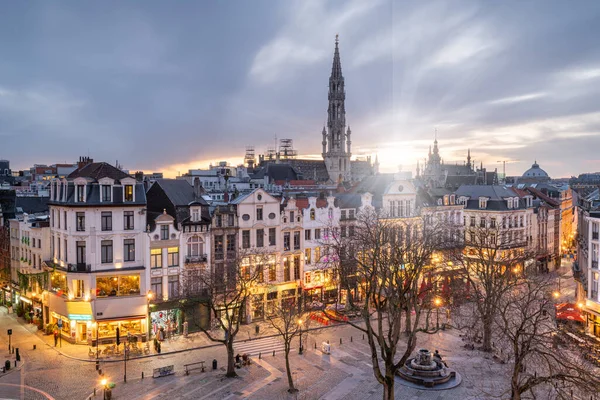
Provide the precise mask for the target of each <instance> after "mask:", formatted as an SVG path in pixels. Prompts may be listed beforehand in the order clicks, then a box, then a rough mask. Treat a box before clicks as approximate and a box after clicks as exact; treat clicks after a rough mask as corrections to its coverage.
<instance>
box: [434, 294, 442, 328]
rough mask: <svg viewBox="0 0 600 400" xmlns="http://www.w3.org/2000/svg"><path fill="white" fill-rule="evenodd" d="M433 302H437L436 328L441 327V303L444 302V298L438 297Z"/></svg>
mask: <svg viewBox="0 0 600 400" xmlns="http://www.w3.org/2000/svg"><path fill="white" fill-rule="evenodd" d="M433 302H434V304H435V329H440V305H441V304H442V300H440V298H439V297H436V298H435V300H434V301H433Z"/></svg>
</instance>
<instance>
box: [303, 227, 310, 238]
mask: <svg viewBox="0 0 600 400" xmlns="http://www.w3.org/2000/svg"><path fill="white" fill-rule="evenodd" d="M310 232H311V230H310V229H305V230H304V240H310Z"/></svg>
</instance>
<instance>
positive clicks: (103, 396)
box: [100, 378, 107, 400]
mask: <svg viewBox="0 0 600 400" xmlns="http://www.w3.org/2000/svg"><path fill="white" fill-rule="evenodd" d="M106 383H107V380H106V378H103V379H102V380H101V381H100V384H101V385H102V399H103V400H106Z"/></svg>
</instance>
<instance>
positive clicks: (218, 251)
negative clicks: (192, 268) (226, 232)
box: [215, 235, 223, 260]
mask: <svg viewBox="0 0 600 400" xmlns="http://www.w3.org/2000/svg"><path fill="white" fill-rule="evenodd" d="M215 258H216V259H217V260H222V259H223V235H215Z"/></svg>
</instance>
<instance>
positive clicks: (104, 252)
mask: <svg viewBox="0 0 600 400" xmlns="http://www.w3.org/2000/svg"><path fill="white" fill-rule="evenodd" d="M100 247H101V261H102V263H103V264H106V263H111V262H113V243H112V240H103V241H102V242H100Z"/></svg>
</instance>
